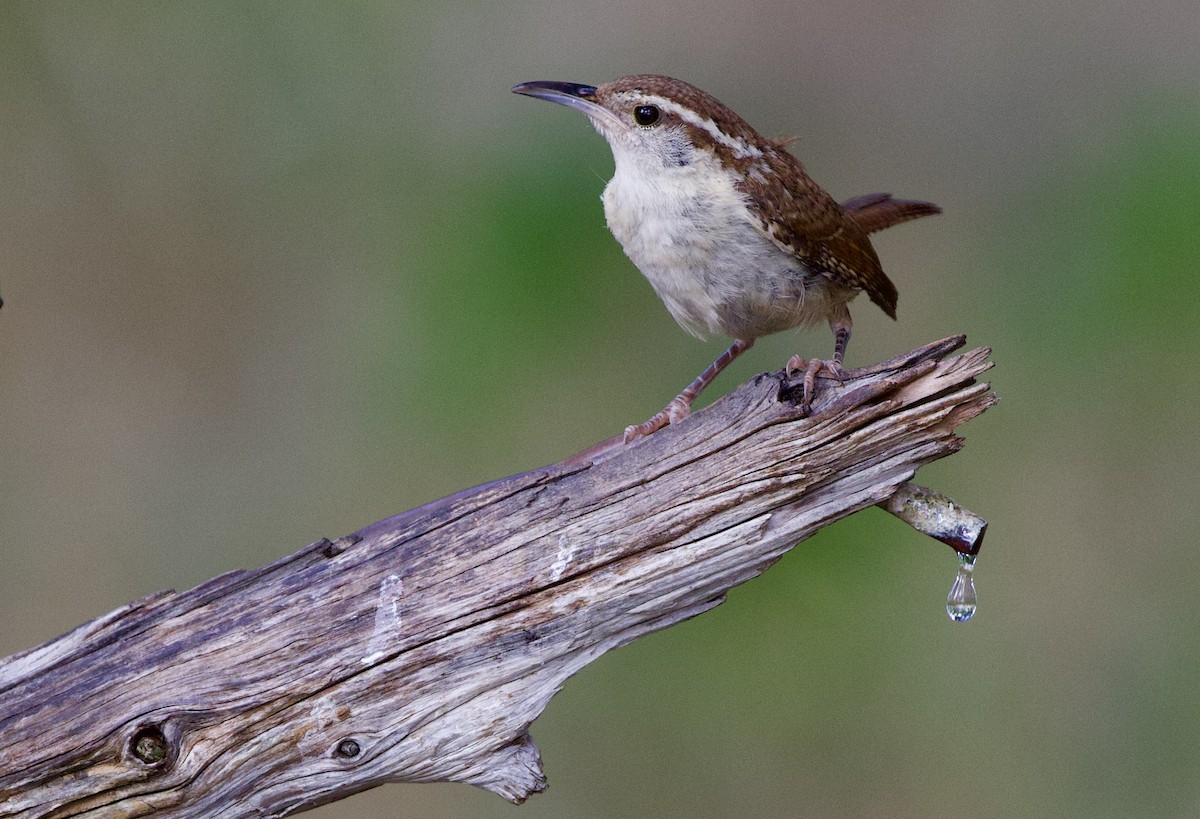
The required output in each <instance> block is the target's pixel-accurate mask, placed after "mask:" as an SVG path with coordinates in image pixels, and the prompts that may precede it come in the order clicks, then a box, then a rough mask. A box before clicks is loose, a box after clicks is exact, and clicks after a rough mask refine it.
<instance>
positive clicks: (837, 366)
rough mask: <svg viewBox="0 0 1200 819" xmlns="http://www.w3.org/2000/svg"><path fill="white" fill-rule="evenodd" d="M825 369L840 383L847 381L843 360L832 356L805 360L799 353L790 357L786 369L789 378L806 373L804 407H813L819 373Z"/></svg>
mask: <svg viewBox="0 0 1200 819" xmlns="http://www.w3.org/2000/svg"><path fill="white" fill-rule="evenodd" d="M821 370H824V371H825V372H826V373H828V374H829V375H830V376H831V377H833V378H835V379H837V382H838V384H841V385H844V384H845V383H846V369H845V368H844V367H843V366H842V362H840V361H838V360H836V359H832V358H828V359H826V358H814V359H811V360H810V361H805V360H804V359H803V358H801V357H800V356H798V355H794V356H792V357H791V358H789V359H788V363H787V366H786V367H785V368H784V371H785V372H786V373H787V376H788V378H794V377H795V376H796V375H797V374H799V373H801V372H803V373H804V395H803V398H802V400H801V406H802V407H808V408H811V407H812V400H813V393H814V391H815V389H816V382H817V374H818V373H820V372H821Z"/></svg>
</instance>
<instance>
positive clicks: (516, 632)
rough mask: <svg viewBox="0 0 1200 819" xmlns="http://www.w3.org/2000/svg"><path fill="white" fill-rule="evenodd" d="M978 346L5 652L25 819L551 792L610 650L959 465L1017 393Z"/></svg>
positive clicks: (772, 388)
mask: <svg viewBox="0 0 1200 819" xmlns="http://www.w3.org/2000/svg"><path fill="white" fill-rule="evenodd" d="M963 341H964V340H963V338H962V337H954V338H950V339H946V340H944V341H941V342H936V343H934V344H931V345H928V346H926V347H924V348H921V349H918V350H914V351H913V352H911V353H909V354H907V355H904V356H900V357H898V358H896V359H893V360H892V361H889V362H884V363H883V364H880V365H876V366H874V367H871V368H867V369H865V370H860V371H858V372H856V373H854V374H852V375H853V376H854V377H852V378H851V379H849V380H847V381H846V383H845V384H844V385H843V386H839V385H837V384H836V382H832V381H822V382H820V387H821V388H820V389H819V390H818V395H817V401H816V403H815V406H814V411H813V414H812V415H811V416H810V417H802V415H801V413H800V412H799V411H798V410H797V409H796V408H795V407H794V406H793V405H792V403H790V401H789V400H788V398H789V397H790V396H791V395H792V394H793V393H794V391H795V385H793V384H789V383H787V382H786V381H785V380H784V379H783V376H782V375H781V374H778V373H777V374H765V375H760V376H757V377H755V378H754V379H752V380H750V381H749V382H747V383H746V384H743V385H742V386H741V387H739V388H738V389H737V390H735V391H734V392H733V393H732V394H730V395H729V396H727V397H725V398H724V399H722V400H720V401H718V402H716V403H714V404H713V405H712V406H710V407H708V408H707V409H705V410H703V411H700V412H698V413H696V414H694V415H693V416H692V417H690V418H689V419H687V420H686V421H684V422H682V423H680V424H677V425H673V426H671V427H668V428H666V429H664V430H662V431H660V432H658V433H656V434H654V435H652V436H650V437H649V438H646V439H643V440H640V441H638V442H636V443H634V444H632V445H630V446H621V445H619V443H616V442H613V441H610V442H605V443H604V444H601V445H598V446H597V447H594V448H593V449H592V450H589V451H588V452H587V453H583V454H581V456H576V457H574V458H570V459H567V460H566V461H564V462H563V463H561V464H557V465H554V466H549V467H546V468H545V469H540V470H535V471H533V472H528V473H525V474H521V475H516V476H513V477H510V478H505V479H503V480H499V481H496V482H494V483H490V484H486V485H484V486H479V487H475V488H473V489H468V490H464V491H462V492H459V493H458V494H456V495H452V496H450V497H447V498H443V499H442V500H439V501H436V502H434V503H431V504H428V505H427V506H423V507H421V508H419V509H414V510H412V511H409V512H405V513H403V514H401V515H397V516H396V517H393V518H389V519H387V520H383V521H380V522H378V523H375V524H372V525H370V526H368V527H366V528H364V529H362V530H360V531H358V532H355V533H353V534H352V535H348V536H346V537H344V538H340V539H338V540H336V541H332V542H331V541H328V540H321V541H318V542H316V543H313V544H311V545H310V546H308V547H306V548H304V549H301V550H300V551H298V552H296V553H295V554H292V555H290V556H288V557H285V558H283V559H281V560H279V561H277V562H275V563H272V564H271V565H268V566H264V567H262V568H259V569H255V570H252V571H235V572H230V573H228V574H224V575H221V576H220V577H217V578H214V579H213V580H210V581H208V582H207V583H204V584H203V585H201V586H198V587H197V588H194V589H192V590H190V591H187V592H183V593H175V592H160V593H157V594H154V595H151V596H149V597H146V598H144V599H142V600H139V601H136V602H133V603H130V604H128V605H126V606H123V607H122V608H120V609H117V610H116V611H113V612H110V613H109V614H106V615H104V616H102V617H99V618H97V619H95V620H93V621H92V622H90V623H86V624H84V625H82V626H80V627H78V628H76V629H75V630H74V631H72V632H69V633H68V634H65V635H63V636H62V637H59V638H58V639H56V640H53V641H51V642H49V643H46V644H45V645H42V646H39V647H36V648H34V649H31V650H29V651H26V652H23V653H21V654H17V655H14V656H12V657H9V658H7V659H6V660H3V661H0V817H14V816H21V817H34V816H36V817H76V816H82V817H117V816H119V817H127V816H149V815H156V816H171V817H241V816H255V817H261V816H283V815H287V814H290V813H296V812H299V811H302V810H305V809H307V808H311V807H314V806H316V805H318V804H322V803H325V802H329V801H333V800H336V799H339V798H342V797H345V796H348V795H350V794H352V793H355V792H357V791H361V790H364V789H366V788H371V787H374V786H376V785H379V784H381V783H384V782H430V781H455V782H469V783H471V784H474V785H478V786H480V787H483V788H487V789H488V790H491V791H494V792H495V793H498V794H500V795H502V796H504V797H505V798H507V799H511V800H513V801H514V802H519V801H521V800H523V799H524V798H526V797H527V796H528V795H529V794H531V793H533V792H536V791H538V790H541V789H542V788H544V787H545V778H544V776H543V774H542V766H541V760H540V758H539V754H538V750H537V748H536V747H535V746H534V744H533V741H532V740H531V739H530V737H529V734H528V728H529V724H530V723H531V722H532V721H533V719H534V718H535V717H537V716H538V714H540V713H541V711H542V709H543V708H544V707H545V706H546V703H547V702H548V701H549V699H550V698H551V697H552V696H553V695H554V693H555V692H556V691H558V689H559V688H560V687H561V686H562V684H563V683H564V682H565V681H566V679H567V678H568V677H570V676H571V675H572V674H574V673H575V672H576V671H578V670H579V669H581V668H582V667H583V666H585V665H586V664H587V663H589V662H591V661H592V660H594V659H595V658H597V657H599V656H600V655H601V654H603V653H604V652H606V651H608V650H610V649H612V648H615V647H617V646H620V645H622V644H624V643H627V642H629V641H631V640H634V639H636V638H637V637H639V636H641V635H643V634H647V633H649V632H652V631H656V630H658V629H662V628H666V627H667V626H670V625H672V624H674V623H677V622H679V621H681V620H684V619H687V618H689V617H693V616H695V615H697V614H699V613H701V612H703V611H705V610H707V609H709V608H712V607H713V606H716V605H717V604H719V603H720V602H721V601H722V600H723V599H724V595H725V593H726V591H727V590H728V589H729V588H731V587H732V586H736V585H737V584H739V583H742V582H744V581H746V580H748V579H750V578H752V577H755V576H756V575H758V574H760V573H761V572H763V571H764V570H765V569H766V568H767V567H769V566H770V565H771V564H772V563H773V562H774V561H775V560H777V559H778V558H779V556H780V555H782V554H783V553H784V552H785V551H787V550H788V549H790V548H791V547H792V546H794V545H795V544H796V543H798V542H799V541H801V540H804V539H805V538H807V537H808V536H809V535H811V534H813V533H814V532H816V531H817V530H818V529H820V528H821V527H823V526H826V525H828V524H830V523H832V522H834V521H836V520H838V519H839V518H842V517H845V516H846V515H849V514H852V513H853V512H855V511H857V510H859V509H862V508H864V507H867V506H871V505H873V504H875V503H877V502H879V501H882V500H884V499H886V498H888V497H889V496H890V495H891V494H892V493H893V492H894V491H895V490H896V488H897V487H898V486H899V485H900V484H902V483H903V482H904V481H907V480H908V479H909V478H910V477H911V476H912V475H913V474H914V472H915V471H916V470H917V469H918V468H919V467H920V466H922V465H923V464H925V463H928V462H930V461H933V460H936V459H938V458H941V457H944V456H946V455H949V454H951V453H953V452H956V451H957V450H958V449H959V448H960V447H961V446H962V439H960V438H959V437H957V436H956V435H955V433H954V430H955V427H957V426H958V425H959V424H961V423H963V422H964V421H966V420H968V419H970V418H972V417H974V416H976V415H978V414H979V413H980V412H982V411H983V410H985V409H986V408H987V407H988V406H990V405H991V404H992V403H994V401H995V396H994V395H993V394H992V393H991V391H990V387H989V386H988V385H987V384H982V383H976V378H977V377H978V376H979V375H980V374H981V373H982V372H984V371H985V370H986V369H988V367H990V366H991V365H990V362H989V361H988V355H989V352H988V351H987V350H974V351H971V352H968V353H965V354H962V355H951V353H952V352H953V351H954V350H956V349H957V348H959V347H960V346H961V345H962V343H963Z"/></svg>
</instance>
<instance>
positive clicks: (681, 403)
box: [625, 338, 754, 444]
mask: <svg viewBox="0 0 1200 819" xmlns="http://www.w3.org/2000/svg"><path fill="white" fill-rule="evenodd" d="M753 346H754V339H752V338H739V339H736V340H735V341H734V342H733V343H732V344H730V345H729V349H728V350H726V351H725V352H723V353H721V355H720V356H718V357H717V360H716V361H714V362H713V363H712V364H709V365H708V367H706V368H705V370H704V372H702V373H700V375H698V376H697V377H696V380H695V381H693V382H692V383H691V384H688V385H687V387H685V388H684V390H683V392H681V393H679V395H677V396H675V397H674V398H672V399H671V402H670V403H669V404H667V405H666V406H665V407H663V408H662V409H661V410H659V411H658V412H657V413H656V414H655V415H654V416H653V417H651V418H650V420H648V421H645V422H643V423H641V424H633V425H631V426H627V427H625V443H627V444H628V443H631V442H632V441H636V440H637V439H638V438H641V437H643V436H645V435H649V434H650V433H652V432H657V431H658V430H660V429H662V428H663V427H665V426H666V425H667V424H674V423H676V422H678V421H682V420H683V419H684V418H687V417H688V415H689V414H690V413H691V411H692V402H693V401H695V400H696V396H697V395H699V394H700V392H701V391H702V390H703V389H704V388H705V387H707V386H708V385H709V384H711V383H712V380H713V379H714V378H716V377H717V374H718V373H720V372H721V370H723V369H725V368H726V367H728V366H729V364H730V363H731V362H732V361H733V360H734V359H735V358H737V357H738V356H739V355H741V354H742V353H744V352H746V351H747V350H749V349H750V348H751V347H753Z"/></svg>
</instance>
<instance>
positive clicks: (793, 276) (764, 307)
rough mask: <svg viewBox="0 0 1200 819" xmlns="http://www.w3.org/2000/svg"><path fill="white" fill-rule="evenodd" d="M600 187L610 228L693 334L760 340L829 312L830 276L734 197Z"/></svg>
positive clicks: (617, 185)
mask: <svg viewBox="0 0 1200 819" xmlns="http://www.w3.org/2000/svg"><path fill="white" fill-rule="evenodd" d="M617 182H618V179H617V178H614V180H613V184H610V185H609V187H608V188H607V189H606V190H605V193H604V205H605V215H606V217H607V219H608V226H609V229H610V230H611V231H612V233H613V235H614V236H615V237H616V238H617V241H619V242H620V243H621V246H622V247H623V248H624V249H625V253H626V255H628V256H629V258H630V259H631V260H632V261H633V263H634V264H635V265H637V267H638V269H639V270H640V271H641V272H642V274H643V275H644V276H645V277H646V278H647V279H648V280H649V282H650V284H651V286H652V287H653V288H654V290H655V292H656V293H657V294H658V296H659V298H661V299H662V301H663V303H664V304H665V305H666V307H667V310H669V311H670V313H671V315H672V316H674V317H675V320H676V321H678V322H679V324H680V325H681V326H682V327H683V328H684V329H685V330H687V331H688V332H690V333H692V334H693V335H696V336H700V337H704V336H705V335H707V334H719V335H726V336H730V337H732V338H747V339H752V338H758V337H760V336H765V335H769V334H771V333H777V332H779V331H781V330H787V329H790V328H792V327H796V326H798V325H803V324H810V323H813V322H816V321H819V320H821V319H822V318H824V317H825V316H827V315H828V310H829V296H830V295H836V294H831V293H830V292H829V290H830V288H829V287H828V285H829V284H830V282H829V281H828V279H826V278H825V277H824V276H821V275H819V274H815V273H813V272H811V271H809V270H808V269H807V268H806V267H805V266H804V264H803V263H802V261H801V260H800V259H798V258H797V257H795V256H793V255H791V254H789V253H785V252H784V251H782V250H780V249H779V248H778V247H776V245H775V244H774V243H773V242H771V240H770V239H768V238H767V237H766V236H764V235H763V234H762V233H761V232H760V231H759V230H758V229H757V228H756V227H755V226H754V225H753V224H752V223H751V221H750V220H749V218H748V212H747V211H746V208H745V205H743V204H742V203H741V201H740V200H737V199H733V198H732V197H729V198H724V197H721V196H712V195H711V193H712V191H711V190H706V191H702V192H701V193H702V194H703V195H701V196H696V197H685V196H670V197H647V196H644V195H641V196H639V195H638V194H639V193H644V192H642V191H632V192H631V191H629V190H625V189H622V187H621V186H620V185H619V184H616V183H617Z"/></svg>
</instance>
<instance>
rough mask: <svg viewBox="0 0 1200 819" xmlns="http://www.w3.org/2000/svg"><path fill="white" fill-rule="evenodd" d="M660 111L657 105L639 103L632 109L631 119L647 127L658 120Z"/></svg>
mask: <svg viewBox="0 0 1200 819" xmlns="http://www.w3.org/2000/svg"><path fill="white" fill-rule="evenodd" d="M661 113H662V112H660V111H659V110H658V106H657V105H639V106H638V107H637V108H634V109H633V121H634V122H636V123H637V124H638V125H640V126H642V127H643V128H649V127H650V126H651V125H653V124H654V123H656V122H658V118H659V116H661Z"/></svg>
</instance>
